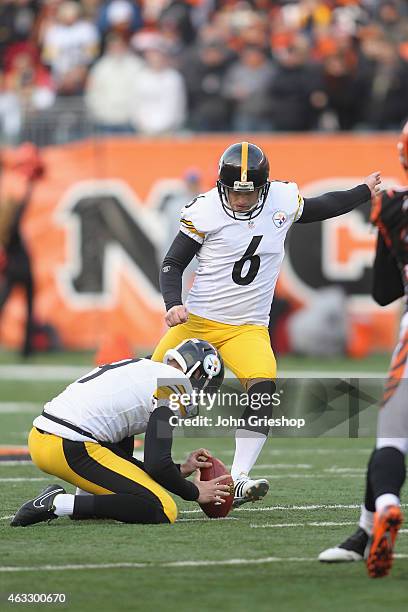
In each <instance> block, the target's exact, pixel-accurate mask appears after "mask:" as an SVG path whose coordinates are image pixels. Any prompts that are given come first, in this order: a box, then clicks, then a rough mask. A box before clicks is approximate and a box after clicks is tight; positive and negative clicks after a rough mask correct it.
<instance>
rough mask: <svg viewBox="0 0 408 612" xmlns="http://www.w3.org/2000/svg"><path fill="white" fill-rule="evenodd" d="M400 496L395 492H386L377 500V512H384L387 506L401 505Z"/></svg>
mask: <svg viewBox="0 0 408 612" xmlns="http://www.w3.org/2000/svg"><path fill="white" fill-rule="evenodd" d="M400 505H401V502H400V500H399V498H398V497H397V496H396V495H394V494H393V493H384V495H380V497H377V499H376V500H375V509H376V511H377V512H382V511H383V510H384V508H386V507H387V506H400Z"/></svg>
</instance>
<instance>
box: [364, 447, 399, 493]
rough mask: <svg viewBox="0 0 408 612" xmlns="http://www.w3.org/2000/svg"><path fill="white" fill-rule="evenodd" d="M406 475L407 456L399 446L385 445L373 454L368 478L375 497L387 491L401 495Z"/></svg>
mask: <svg viewBox="0 0 408 612" xmlns="http://www.w3.org/2000/svg"><path fill="white" fill-rule="evenodd" d="M405 476H406V470H405V456H404V455H403V453H401V451H400V450H398V449H397V448H394V447H393V446H385V447H384V448H378V449H376V450H375V451H374V453H373V454H372V455H371V459H370V463H369V465H368V478H369V481H370V485H371V488H372V492H373V496H374V499H377V497H380V495H384V494H385V493H392V494H393V495H396V496H397V497H400V492H401V488H402V485H403V484H404V481H405Z"/></svg>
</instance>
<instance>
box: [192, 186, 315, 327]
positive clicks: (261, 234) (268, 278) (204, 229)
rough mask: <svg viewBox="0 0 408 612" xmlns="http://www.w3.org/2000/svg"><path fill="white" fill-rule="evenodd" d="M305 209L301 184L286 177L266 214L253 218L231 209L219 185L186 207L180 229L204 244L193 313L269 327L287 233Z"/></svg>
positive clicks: (275, 188) (199, 255)
mask: <svg viewBox="0 0 408 612" xmlns="http://www.w3.org/2000/svg"><path fill="white" fill-rule="evenodd" d="M302 212H303V199H302V197H301V195H300V194H299V190H298V187H297V185H296V184H295V183H284V182H280V181H273V182H272V183H271V185H270V188H269V192H268V196H267V198H266V201H265V205H264V207H263V209H262V211H261V213H260V214H259V215H258V216H256V217H255V218H254V219H249V220H248V221H246V220H245V221H244V220H237V219H234V218H232V217H230V216H229V215H228V214H227V213H226V212H225V210H224V209H223V207H222V205H221V201H220V198H219V195H218V191H217V189H212V190H211V191H208V192H207V193H205V194H202V195H200V196H198V197H197V198H196V199H195V200H193V202H192V203H191V204H188V205H187V206H185V207H184V208H183V210H182V213H181V226H180V229H181V231H182V232H183V233H185V234H187V235H188V236H190V237H191V238H193V239H194V240H196V241H197V242H199V243H200V244H201V245H202V246H201V248H200V250H199V251H198V253H197V259H198V269H197V271H196V276H195V279H194V283H193V286H192V288H191V290H190V292H189V295H188V298H187V301H186V306H187V309H188V310H189V312H191V313H193V314H195V315H198V316H200V317H203V318H206V319H211V320H213V321H218V322H220V323H228V324H231V325H244V324H252V325H268V322H269V312H270V308H271V304H272V299H273V294H274V291H275V286H276V282H277V279H278V276H279V272H280V268H281V264H282V261H283V257H284V254H285V248H284V244H285V238H286V234H287V232H288V230H289V228H290V227H291V225H292V224H293V223H294V222H295V221H297V220H298V219H299V218H300V217H301V215H302Z"/></svg>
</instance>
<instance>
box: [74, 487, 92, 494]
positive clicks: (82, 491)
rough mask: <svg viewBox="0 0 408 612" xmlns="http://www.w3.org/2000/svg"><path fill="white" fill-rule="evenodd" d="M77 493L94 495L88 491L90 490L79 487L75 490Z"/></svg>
mask: <svg viewBox="0 0 408 612" xmlns="http://www.w3.org/2000/svg"><path fill="white" fill-rule="evenodd" d="M75 495H92V493H88V491H84V490H83V489H80V488H79V487H77V488H76V490H75Z"/></svg>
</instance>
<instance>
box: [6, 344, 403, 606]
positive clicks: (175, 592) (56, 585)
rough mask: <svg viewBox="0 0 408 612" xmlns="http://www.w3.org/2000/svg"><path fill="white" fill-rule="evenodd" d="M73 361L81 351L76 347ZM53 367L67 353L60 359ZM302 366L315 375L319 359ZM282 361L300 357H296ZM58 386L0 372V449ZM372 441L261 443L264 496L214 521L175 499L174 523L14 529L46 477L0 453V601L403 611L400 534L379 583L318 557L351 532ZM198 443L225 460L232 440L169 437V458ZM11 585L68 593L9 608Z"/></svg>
mask: <svg viewBox="0 0 408 612" xmlns="http://www.w3.org/2000/svg"><path fill="white" fill-rule="evenodd" d="M45 361H46V362H47V359H45ZM295 361H296V360H295ZM75 362H76V363H77V364H81V365H83V364H86V363H87V362H88V360H87V359H86V358H83V357H82V356H81V358H80V359H79V360H75ZM2 363H3V364H6V363H7V361H6V360H2ZM8 363H10V362H8ZM37 363H38V360H37ZM48 363H54V364H55V361H48ZM59 363H61V364H68V363H70V362H69V360H68V359H65V358H62V356H61V357H60V361H59ZM303 363H304V366H303V367H306V368H307V369H312V368H314V369H316V371H322V369H323V365H326V366H327V364H323V363H318V362H311V361H307V362H303ZM16 364H17V362H16ZM366 365H367V364H366ZM386 365H387V360H386V359H385V358H384V359H383V358H379V359H377V360H376V361H375V363H374V362H373V363H371V364H369V367H367V368H366V369H367V370H370V371H372V370H376V371H379V372H380V371H384V369H385V368H386ZM360 366H361V364H358V366H357V369H358V370H359V371H362V370H363V367H360ZM284 367H285V368H290V367H292V368H294V369H300V368H301V365H299V362H295V363H293V360H292V363H289V362H288V361H287V363H286V365H284ZM336 367H337V369H338V370H343V369H345V368H347V367H348V369H350V367H351V368H354V367H356V366H355V365H354V364H351V366H350V363H349V362H344V361H342V362H338V363H337V364H335V365H333V364H332V369H336ZM16 368H18V365H16ZM65 384H66V383H64V382H63V381H55V380H53V381H44V380H30V381H24V380H18V381H17V380H4V379H3V380H2V379H0V422H1V427H0V445H5V444H15V445H22V444H25V442H26V437H27V432H28V430H29V428H30V425H31V422H32V419H33V417H34V416H35V414H36V413H38V412H39V411H40V409H41V404H42V403H43V402H44V401H46V400H48V399H49V397H50V396H52V395H54V394H55V393H57V392H58V391H59V390H60V389H61V388H62V387H63V386H64V385H65ZM372 443H373V441H372V440H371V439H368V438H365V439H360V440H358V439H357V440H347V439H340V438H317V439H307V438H304V439H276V440H273V439H270V440H269V441H268V443H267V444H266V446H265V448H264V451H263V453H262V455H261V457H260V459H259V461H258V464H257V467H256V470H255V471H254V474H255V475H259V476H266V477H268V478H269V479H270V482H271V490H270V493H269V495H268V496H267V498H266V499H265V501H264V502H263V503H262V504H256V505H255V504H254V505H251V506H250V507H248V506H244V507H243V508H242V509H240V510H236V511H234V512H232V513H231V514H230V516H229V517H228V519H227V520H218V521H211V520H209V519H207V518H206V517H205V516H204V515H203V514H202V512H201V510H200V509H199V507H198V506H197V505H196V504H194V503H188V502H184V501H182V500H179V499H178V500H177V502H178V507H179V511H180V512H179V520H178V522H177V523H176V524H175V525H174V526H167V525H159V526H138V525H123V524H119V523H114V522H109V521H92V522H89V521H82V522H72V521H70V520H69V519H65V518H64V519H58V520H57V521H53V522H52V523H51V524H40V525H36V526H33V527H31V528H26V529H22V528H20V529H12V528H10V527H9V520H10V519H9V517H10V516H11V515H12V514H13V512H14V511H15V510H16V508H18V506H19V505H20V504H21V503H22V502H24V501H25V500H27V499H29V498H30V497H32V496H34V495H35V494H36V493H37V492H38V491H39V490H40V489H42V488H43V487H44V486H46V485H47V484H49V483H50V482H53V479H52V478H51V477H49V476H48V475H46V474H43V473H41V472H39V471H38V470H37V469H36V468H35V467H34V466H33V465H32V464H29V463H21V462H20V463H13V464H10V463H8V462H0V500H1V501H0V553H1V554H0V609H1V610H3V609H4V610H6V609H13V608H15V607H19V608H27V607H30V608H49V609H58V608H64V609H69V610H78V611H85V610H89V609H93V610H95V611H109V612H110V611H114V610H117V609H119V610H146V609H149V608H150V609H152V610H153V609H156V608H161V609H162V610H165V611H166V612H167V611H173V610H174V611H176V612H183V611H184V610H185V611H192V610H199V611H201V610H203V611H207V610H212V611H213V610H216V609H220V610H236V611H241V610H242V611H243V610H248V609H252V610H253V611H254V612H255V611H257V610H272V609H273V610H276V611H279V612H280V611H282V612H284V611H290V612H297V611H298V610H302V609H304V608H308V609H310V610H312V611H316V612H317V611H326V610H332V611H337V610H339V611H340V610H342V611H344V610H345V609H349V610H351V611H355V610H358V611H363V610H367V611H368V610H370V611H376V610H381V611H382V612H383V611H384V610H391V609H392V610H397V611H399V610H401V611H402V610H405V609H406V602H407V597H406V592H407V591H406V581H407V577H408V537H407V533H405V531H404V530H403V531H402V533H401V535H400V537H399V540H398V546H397V554H398V555H401V557H400V558H397V559H396V560H395V563H394V568H393V571H392V574H391V575H390V576H389V577H388V578H386V579H383V580H370V579H369V578H368V577H367V576H366V569H365V566H364V564H363V563H355V564H351V565H333V566H332V565H330V566H327V565H323V564H320V563H319V562H318V561H317V560H316V557H317V555H318V553H319V552H320V551H321V550H322V549H323V548H326V547H327V546H329V545H332V544H336V543H338V542H339V541H340V540H341V539H343V538H344V537H345V536H347V535H348V534H349V533H350V532H351V530H354V526H355V522H356V520H357V518H358V514H359V509H358V505H359V503H360V501H361V498H362V492H363V488H364V471H365V465H366V462H367V458H368V456H369V453H370V451H371V448H372ZM201 445H204V446H207V447H209V448H210V450H211V451H212V452H213V453H214V454H215V455H216V456H218V457H219V458H221V459H222V460H223V461H225V462H226V463H227V464H230V462H231V460H232V453H233V447H234V441H233V439H231V438H225V439H224V438H212V439H210V440H208V439H207V440H201V439H182V438H178V439H177V440H176V442H175V453H174V454H175V457H176V458H179V459H181V458H182V457H183V455H184V454H185V453H186V452H187V451H188V450H191V449H192V448H196V447H199V446H201ZM67 489H68V490H70V491H72V487H70V486H69V485H68V486H67ZM336 505H338V506H339V507H337V508H336V507H334V506H336ZM10 593H65V594H66V599H67V601H66V603H65V604H29V605H28V604H27V605H24V604H16V603H15V604H11V603H8V602H7V597H8V595H9V594H10Z"/></svg>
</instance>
